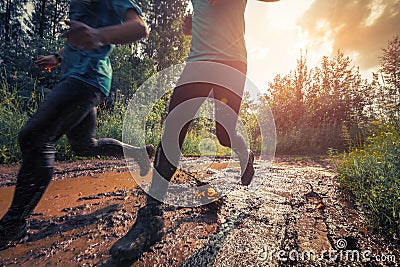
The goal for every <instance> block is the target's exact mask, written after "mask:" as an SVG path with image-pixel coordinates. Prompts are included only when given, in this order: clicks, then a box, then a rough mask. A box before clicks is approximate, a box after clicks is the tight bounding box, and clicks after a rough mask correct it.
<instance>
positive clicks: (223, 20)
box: [187, 0, 247, 63]
mask: <svg viewBox="0 0 400 267" xmlns="http://www.w3.org/2000/svg"><path fill="white" fill-rule="evenodd" d="M192 4H193V10H194V14H193V18H192V43H191V47H190V53H189V56H188V59H187V61H188V62H193V61H202V60H205V61H241V62H244V63H247V50H246V43H245V40H244V31H245V22H244V11H245V8H246V4H247V0H225V1H222V2H220V3H217V4H210V3H209V1H208V0H192Z"/></svg>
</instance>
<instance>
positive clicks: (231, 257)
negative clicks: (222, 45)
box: [0, 158, 400, 266]
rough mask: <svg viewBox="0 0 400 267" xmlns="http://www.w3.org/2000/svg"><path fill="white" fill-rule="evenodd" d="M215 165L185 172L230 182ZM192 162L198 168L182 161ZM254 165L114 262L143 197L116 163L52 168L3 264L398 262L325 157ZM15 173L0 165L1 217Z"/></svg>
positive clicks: (175, 213)
mask: <svg viewBox="0 0 400 267" xmlns="http://www.w3.org/2000/svg"><path fill="white" fill-rule="evenodd" d="M220 161H221V162H219V163H215V162H214V163H213V164H212V165H208V167H207V168H206V169H205V168H200V170H197V171H195V170H194V169H190V172H191V173H192V174H191V175H194V176H198V177H203V176H204V174H212V175H214V174H216V175H217V176H218V175H219V176H220V177H225V176H227V175H229V176H230V177H232V179H237V177H236V176H237V174H238V166H237V164H233V165H232V164H230V166H227V164H225V163H224V160H223V159H221V160H220ZM190 164H192V165H193V166H201V165H199V162H198V160H197V161H196V160H194V159H189V160H187V161H186V162H184V166H188V165H190ZM226 167H228V168H226ZM256 167H257V169H256V177H255V179H256V180H257V181H262V183H261V182H260V183H259V184H258V187H255V186H254V187H250V188H246V187H242V186H239V185H237V186H235V187H234V188H233V190H232V192H230V194H229V195H228V196H226V197H225V198H224V199H223V201H222V202H219V203H213V204H209V205H207V206H203V207H196V208H174V207H171V206H165V207H164V209H165V214H164V217H165V219H166V225H165V231H166V235H165V237H164V238H163V240H162V241H161V242H159V243H158V244H156V245H154V246H153V247H152V248H151V249H150V251H148V252H146V253H144V255H143V256H142V258H141V259H140V260H139V261H137V262H135V263H124V264H123V265H121V264H116V263H115V262H113V261H112V260H111V259H110V256H109V253H108V250H109V249H110V247H111V245H112V244H113V243H114V242H115V241H116V240H117V239H118V238H119V237H122V236H123V235H124V234H125V233H126V232H127V231H128V230H129V229H130V227H131V226H132V225H133V223H134V220H135V217H136V213H137V210H138V209H139V208H140V207H141V206H142V205H143V204H144V199H145V196H144V195H143V193H142V191H141V190H139V189H138V188H137V186H136V184H135V182H134V180H133V178H132V177H131V175H130V173H129V172H127V170H126V168H125V167H124V162H123V161H111V162H108V163H107V162H102V161H94V162H91V161H80V162H78V163H76V162H75V163H73V164H69V163H62V164H59V165H58V167H57V172H58V173H57V174H56V179H55V180H54V181H53V182H52V183H51V184H50V187H49V189H48V190H47V191H46V193H45V196H44V198H43V199H42V201H41V202H40V204H39V206H38V207H37V208H36V209H35V213H34V214H33V216H31V218H30V219H29V229H30V230H29V236H28V240H27V242H25V243H23V244H18V245H17V246H15V247H11V248H8V249H6V250H3V251H0V266H56V265H57V266H399V264H400V254H399V251H400V248H399V246H398V245H395V244H390V243H388V242H386V241H385V240H383V239H381V238H380V237H378V236H376V235H374V234H372V233H370V232H369V231H368V230H367V227H366V221H365V219H364V217H363V214H362V213H361V212H360V211H359V209H358V207H357V206H356V205H354V204H352V203H349V202H347V201H345V200H344V199H343V198H342V197H341V196H340V194H339V192H337V190H336V187H335V180H334V176H335V173H334V171H333V169H332V168H331V167H330V166H329V164H328V163H327V162H326V161H325V160H307V159H305V160H293V159H282V158H281V159H278V160H276V161H275V162H274V163H273V165H272V166H268V165H262V164H258V165H257V166H256ZM63 170H67V172H65V171H63ZM68 170H69V171H68ZM15 172H16V168H15V167H6V166H2V167H0V173H1V176H0V181H1V182H0V185H2V186H3V187H2V188H0V216H2V215H3V214H4V212H5V211H6V209H7V206H8V205H9V202H10V200H11V196H12V190H13V188H12V186H11V185H13V184H14V182H15V181H14V177H15ZM101 172H106V173H103V174H101ZM81 175H89V176H81ZM75 176H78V177H75ZM66 177H75V178H66ZM179 177H180V179H182V177H187V174H185V173H180V175H179ZM179 177H176V179H178V178H179ZM189 178H190V177H189ZM189 178H188V179H189Z"/></svg>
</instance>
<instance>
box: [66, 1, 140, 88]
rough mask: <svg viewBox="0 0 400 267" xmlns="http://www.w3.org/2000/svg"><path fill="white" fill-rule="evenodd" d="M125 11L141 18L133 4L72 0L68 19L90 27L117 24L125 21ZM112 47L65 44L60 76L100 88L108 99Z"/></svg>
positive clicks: (138, 10)
mask: <svg viewBox="0 0 400 267" xmlns="http://www.w3.org/2000/svg"><path fill="white" fill-rule="evenodd" d="M94 5H95V6H96V9H95V10H94V9H93V6H94ZM128 9H134V10H135V11H136V12H137V13H138V14H139V15H142V12H141V10H140V9H139V6H138V5H137V3H136V2H134V1H129V0H112V1H111V0H105V1H101V0H98V1H87V0H86V1H84V0H72V1H71V4H70V19H71V20H76V21H80V22H83V23H85V24H86V25H88V26H90V27H93V28H99V27H105V26H111V25H117V24H121V23H123V22H124V18H125V13H126V11H127V10H128ZM110 10H111V12H110ZM113 48H114V45H113V44H108V45H104V46H100V47H98V48H94V49H90V50H80V49H78V48H77V47H75V46H73V45H71V44H68V43H67V44H66V45H65V48H64V51H63V56H64V61H63V64H62V77H63V78H66V77H74V78H76V79H78V80H81V81H83V82H86V83H88V84H90V85H92V86H94V87H97V88H99V89H100V90H101V91H102V92H103V93H104V94H105V95H106V96H108V95H109V94H110V88H111V77H112V69H111V64H110V59H109V58H108V55H109V54H110V53H111V51H112V50H113Z"/></svg>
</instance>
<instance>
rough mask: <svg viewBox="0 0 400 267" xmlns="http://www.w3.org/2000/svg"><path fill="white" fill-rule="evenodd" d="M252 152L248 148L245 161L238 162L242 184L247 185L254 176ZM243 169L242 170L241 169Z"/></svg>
mask: <svg viewBox="0 0 400 267" xmlns="http://www.w3.org/2000/svg"><path fill="white" fill-rule="evenodd" d="M253 164H254V154H253V152H252V151H251V150H249V154H248V157H247V162H242V161H241V162H240V167H241V169H242V177H241V180H242V185H249V184H250V183H251V180H253V176H254V166H253ZM243 170H244V171H243Z"/></svg>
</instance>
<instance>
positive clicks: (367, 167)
mask: <svg viewBox="0 0 400 267" xmlns="http://www.w3.org/2000/svg"><path fill="white" fill-rule="evenodd" d="M398 123H399V122H397V126H395V125H385V124H381V123H380V122H375V123H374V125H373V128H374V130H373V134H372V136H371V137H369V138H367V140H366V143H365V144H364V145H363V146H362V147H359V148H355V149H354V150H352V151H351V152H349V153H346V154H343V155H341V156H338V158H337V159H338V160H339V161H338V162H339V163H338V172H339V175H338V180H339V182H340V185H341V186H342V187H343V188H344V189H346V190H347V191H348V192H351V193H352V194H353V195H354V196H355V198H356V200H357V202H358V203H360V205H361V207H362V208H363V209H364V211H365V212H366V214H367V216H368V218H369V219H370V222H371V226H372V228H373V229H374V230H377V231H379V232H381V233H382V234H384V235H386V236H388V237H391V238H393V237H397V238H399V237H400V128H399V124H398Z"/></svg>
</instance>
